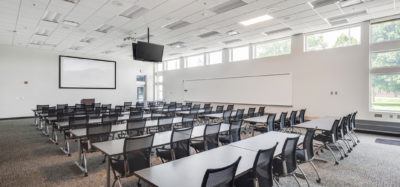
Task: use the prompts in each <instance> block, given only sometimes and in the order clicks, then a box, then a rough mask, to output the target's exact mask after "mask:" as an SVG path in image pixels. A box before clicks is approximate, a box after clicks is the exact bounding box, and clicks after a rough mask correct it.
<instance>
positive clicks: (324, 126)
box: [293, 117, 338, 131]
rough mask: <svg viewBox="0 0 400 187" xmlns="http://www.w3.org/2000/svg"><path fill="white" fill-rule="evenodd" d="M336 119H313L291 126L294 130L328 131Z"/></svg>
mask: <svg viewBox="0 0 400 187" xmlns="http://www.w3.org/2000/svg"><path fill="white" fill-rule="evenodd" d="M336 119H338V118H335V117H322V118H319V119H314V120H312V121H307V122H304V123H300V124H297V125H293V127H296V128H306V129H315V128H316V129H317V130H322V131H330V130H331V129H332V125H333V122H335V120H336Z"/></svg>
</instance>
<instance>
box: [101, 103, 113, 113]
mask: <svg viewBox="0 0 400 187" xmlns="http://www.w3.org/2000/svg"><path fill="white" fill-rule="evenodd" d="M101 110H102V111H101V112H102V113H106V112H110V111H111V104H102V105H101Z"/></svg>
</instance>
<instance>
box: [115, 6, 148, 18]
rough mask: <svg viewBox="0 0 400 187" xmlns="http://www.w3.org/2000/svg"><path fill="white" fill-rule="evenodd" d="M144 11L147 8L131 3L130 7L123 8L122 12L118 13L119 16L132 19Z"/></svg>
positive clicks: (146, 10)
mask: <svg viewBox="0 0 400 187" xmlns="http://www.w3.org/2000/svg"><path fill="white" fill-rule="evenodd" d="M146 12H148V9H146V8H143V7H140V6H136V5H133V6H131V7H130V8H128V9H127V10H125V11H124V12H122V13H121V14H120V16H122V17H126V18H130V19H133V18H138V17H140V16H141V15H143V14H145V13H146Z"/></svg>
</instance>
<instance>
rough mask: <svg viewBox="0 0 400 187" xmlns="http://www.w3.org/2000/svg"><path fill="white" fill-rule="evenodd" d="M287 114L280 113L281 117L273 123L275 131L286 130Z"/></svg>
mask: <svg viewBox="0 0 400 187" xmlns="http://www.w3.org/2000/svg"><path fill="white" fill-rule="evenodd" d="M287 114H288V113H287V112H282V113H281V116H280V117H279V119H278V120H276V121H275V129H278V130H280V131H285V130H286V128H287V127H286V116H287Z"/></svg>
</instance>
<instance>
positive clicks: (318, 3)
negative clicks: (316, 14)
mask: <svg viewBox="0 0 400 187" xmlns="http://www.w3.org/2000/svg"><path fill="white" fill-rule="evenodd" d="M337 2H338V0H315V1H312V2H308V4H309V5H310V6H311V8H313V9H315V8H320V7H324V6H328V5H331V4H335V3H337Z"/></svg>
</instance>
